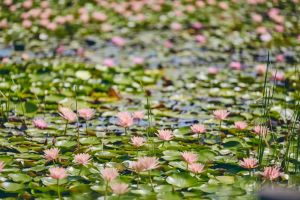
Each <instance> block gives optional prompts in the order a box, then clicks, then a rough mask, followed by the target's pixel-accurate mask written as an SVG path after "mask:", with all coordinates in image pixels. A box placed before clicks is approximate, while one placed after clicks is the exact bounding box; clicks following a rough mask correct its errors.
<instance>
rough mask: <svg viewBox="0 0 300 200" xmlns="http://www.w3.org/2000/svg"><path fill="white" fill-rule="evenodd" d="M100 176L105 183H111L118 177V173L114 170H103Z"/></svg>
mask: <svg viewBox="0 0 300 200" xmlns="http://www.w3.org/2000/svg"><path fill="white" fill-rule="evenodd" d="M101 176H102V178H103V179H104V180H105V181H108V182H111V181H113V180H114V179H116V178H117V177H118V176H119V172H118V171H117V170H116V169H115V168H104V169H103V170H101Z"/></svg>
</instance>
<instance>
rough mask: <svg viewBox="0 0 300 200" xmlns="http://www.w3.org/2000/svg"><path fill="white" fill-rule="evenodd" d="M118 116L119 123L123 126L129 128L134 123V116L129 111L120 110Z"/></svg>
mask: <svg viewBox="0 0 300 200" xmlns="http://www.w3.org/2000/svg"><path fill="white" fill-rule="evenodd" d="M117 118H118V119H117V124H118V125H119V126H121V127H124V128H128V127H130V126H132V125H133V118H132V116H131V114H130V113H128V112H119V113H118V114H117Z"/></svg>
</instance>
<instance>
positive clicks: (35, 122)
mask: <svg viewBox="0 0 300 200" xmlns="http://www.w3.org/2000/svg"><path fill="white" fill-rule="evenodd" d="M32 123H33V125H34V126H35V127H37V128H39V129H46V128H47V127H48V125H47V123H46V122H45V120H43V119H40V118H37V119H34V120H33V121H32Z"/></svg>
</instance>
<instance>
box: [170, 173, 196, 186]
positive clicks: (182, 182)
mask: <svg viewBox="0 0 300 200" xmlns="http://www.w3.org/2000/svg"><path fill="white" fill-rule="evenodd" d="M166 181H167V183H169V184H171V185H174V186H176V187H179V188H187V187H191V186H194V185H196V184H197V179H196V178H194V177H192V176H191V175H189V174H188V173H182V174H173V175H171V176H169V177H168V178H167V179H166Z"/></svg>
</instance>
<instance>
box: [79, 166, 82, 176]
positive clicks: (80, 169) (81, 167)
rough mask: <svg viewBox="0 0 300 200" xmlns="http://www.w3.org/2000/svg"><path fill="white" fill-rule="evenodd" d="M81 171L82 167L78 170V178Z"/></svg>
mask: <svg viewBox="0 0 300 200" xmlns="http://www.w3.org/2000/svg"><path fill="white" fill-rule="evenodd" d="M81 171H82V167H80V170H79V173H78V176H80V174H81Z"/></svg>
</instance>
